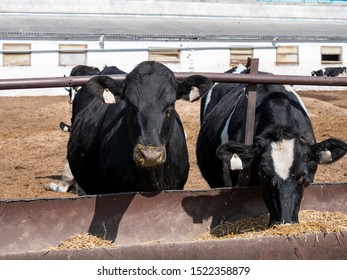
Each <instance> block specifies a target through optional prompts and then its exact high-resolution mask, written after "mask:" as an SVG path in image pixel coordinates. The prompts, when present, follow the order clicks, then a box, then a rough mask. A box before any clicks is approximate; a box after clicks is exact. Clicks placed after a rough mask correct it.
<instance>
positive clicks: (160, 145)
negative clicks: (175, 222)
mask: <svg viewBox="0 0 347 280" xmlns="http://www.w3.org/2000/svg"><path fill="white" fill-rule="evenodd" d="M94 79H96V80H95V81H98V83H99V84H102V88H100V89H99V90H98V91H97V95H98V96H99V97H100V98H102V99H103V98H104V97H103V96H104V88H107V87H108V86H112V85H115V84H116V81H114V80H112V79H111V78H110V77H107V76H99V77H96V78H94ZM101 81H104V82H102V83H100V82H101ZM105 81H107V83H108V84H109V85H107V83H105ZM211 85H212V82H211V81H210V80H209V79H207V78H205V77H203V76H199V75H195V76H190V77H188V78H187V79H185V80H183V81H178V80H176V78H175V76H174V73H173V72H172V71H171V70H170V69H169V68H167V67H166V66H164V65H162V64H160V63H157V62H152V61H145V62H142V63H141V64H139V65H138V66H137V67H135V68H134V70H133V71H132V72H130V73H129V74H128V75H127V76H126V79H125V81H124V85H123V86H121V87H118V89H117V90H116V89H115V88H109V91H110V92H111V93H112V94H113V95H115V96H119V97H120V98H121V99H122V100H123V101H125V104H126V105H125V112H126V120H127V126H128V131H129V135H130V139H131V141H132V144H133V145H134V152H133V159H134V161H135V162H136V164H137V165H138V166H139V167H145V168H151V167H158V166H161V165H163V164H164V163H165V161H166V156H167V155H166V149H167V145H168V142H169V139H170V137H171V134H172V131H173V128H174V122H175V121H178V122H179V117H178V114H177V112H176V110H175V102H176V100H177V99H189V97H187V96H189V94H190V91H191V89H192V87H197V88H199V90H200V92H201V94H203V91H205V90H208V88H209V87H210V86H211ZM119 89H122V90H121V91H119Z"/></svg>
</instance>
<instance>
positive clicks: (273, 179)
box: [217, 130, 347, 226]
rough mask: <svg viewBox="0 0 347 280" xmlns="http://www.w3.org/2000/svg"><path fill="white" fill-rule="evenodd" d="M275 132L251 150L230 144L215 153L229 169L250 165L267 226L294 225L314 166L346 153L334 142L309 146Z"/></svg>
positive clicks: (343, 146) (298, 138)
mask: <svg viewBox="0 0 347 280" xmlns="http://www.w3.org/2000/svg"><path fill="white" fill-rule="evenodd" d="M278 132H279V131H278V130H277V131H272V132H267V134H263V135H261V136H259V137H258V138H257V139H256V141H255V144H254V145H253V146H246V145H243V144H240V143H236V142H233V141H230V142H228V143H226V144H223V145H221V146H220V147H219V148H218V149H217V156H218V157H219V158H220V159H222V160H226V161H227V162H228V165H229V167H230V169H234V170H235V169H242V168H244V167H246V166H248V167H249V166H250V165H251V163H252V170H253V171H255V172H257V174H253V175H255V176H257V179H258V182H259V184H260V186H261V188H262V191H263V197H264V201H265V204H266V206H267V209H268V211H269V213H270V222H269V226H272V225H274V224H282V223H284V224H285V223H298V213H299V208H300V203H301V199H302V196H303V191H304V187H306V186H307V185H309V184H310V183H312V182H313V178H314V175H315V173H316V170H317V166H318V164H319V163H332V162H334V161H336V160H338V159H339V158H341V157H342V156H343V155H345V154H346V152H347V144H346V143H344V142H342V141H340V140H337V139H327V140H325V141H323V142H320V143H315V144H309V143H308V141H306V139H305V137H303V136H300V135H299V134H296V133H291V132H289V131H288V132H281V133H280V134H278ZM251 176H252V175H251Z"/></svg>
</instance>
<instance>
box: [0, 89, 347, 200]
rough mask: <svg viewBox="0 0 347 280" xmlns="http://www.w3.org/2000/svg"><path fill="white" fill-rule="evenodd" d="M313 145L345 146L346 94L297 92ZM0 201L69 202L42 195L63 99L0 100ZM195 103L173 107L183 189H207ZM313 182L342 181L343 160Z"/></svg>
mask: <svg viewBox="0 0 347 280" xmlns="http://www.w3.org/2000/svg"><path fill="white" fill-rule="evenodd" d="M300 95H301V96H302V97H303V101H304V103H305V105H306V107H307V110H308V111H309V114H310V116H311V119H312V122H313V126H314V129H315V134H316V137H317V140H318V141H321V140H323V139H326V138H329V137H336V138H340V139H342V140H344V141H347V129H346V126H347V92H342V91H339V92H336V91H335V92H322V91H320V92H301V93H300ZM0 102H1V106H0V124H1V131H0V166H1V168H0V199H1V200H9V199H31V198H49V197H72V196H75V195H74V194H71V193H54V192H51V191H46V190H45V189H44V185H45V184H47V183H49V182H58V180H59V179H60V176H61V172H62V169H63V166H64V164H65V162H66V159H65V157H66V146H67V141H68V137H69V135H68V133H65V132H63V131H61V130H60V128H59V123H60V122H61V121H64V122H66V123H70V115H71V105H70V104H69V102H68V97H67V96H55V97H0ZM199 106H200V103H199V102H196V103H188V102H181V101H179V102H178V103H177V105H176V108H177V110H178V112H179V114H180V116H181V118H182V121H183V125H184V127H185V130H186V132H187V135H188V148H189V153H190V162H191V169H190V175H189V178H188V182H187V184H186V187H185V189H206V188H208V185H207V184H206V182H205V181H204V179H203V178H202V177H201V175H200V172H199V169H198V167H197V164H196V158H195V143H196V138H197V133H198V129H199ZM315 181H316V182H347V156H345V157H344V158H343V159H341V160H340V161H338V162H336V163H334V164H331V165H324V166H323V165H320V167H319V169H318V172H317V174H316V177H315Z"/></svg>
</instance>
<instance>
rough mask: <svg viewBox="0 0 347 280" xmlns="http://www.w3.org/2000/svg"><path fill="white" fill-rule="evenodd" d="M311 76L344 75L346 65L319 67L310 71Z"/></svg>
mask: <svg viewBox="0 0 347 280" xmlns="http://www.w3.org/2000/svg"><path fill="white" fill-rule="evenodd" d="M311 75H312V76H319V77H322V76H325V77H337V76H346V67H326V68H323V69H319V70H317V71H312V72H311Z"/></svg>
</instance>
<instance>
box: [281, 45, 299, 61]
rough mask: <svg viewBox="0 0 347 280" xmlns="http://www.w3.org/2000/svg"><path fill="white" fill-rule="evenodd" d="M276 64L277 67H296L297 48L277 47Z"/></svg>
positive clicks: (297, 58) (297, 59)
mask: <svg viewBox="0 0 347 280" xmlns="http://www.w3.org/2000/svg"><path fill="white" fill-rule="evenodd" d="M276 64H277V65H298V64H299V47H298V46H281V47H277V54H276Z"/></svg>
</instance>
